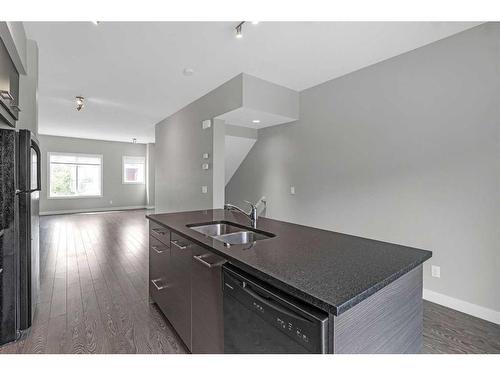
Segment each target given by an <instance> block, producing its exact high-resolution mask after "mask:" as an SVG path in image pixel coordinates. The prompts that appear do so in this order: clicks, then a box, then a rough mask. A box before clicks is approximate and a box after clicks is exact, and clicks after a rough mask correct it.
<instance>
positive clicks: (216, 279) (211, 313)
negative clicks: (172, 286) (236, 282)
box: [191, 246, 225, 354]
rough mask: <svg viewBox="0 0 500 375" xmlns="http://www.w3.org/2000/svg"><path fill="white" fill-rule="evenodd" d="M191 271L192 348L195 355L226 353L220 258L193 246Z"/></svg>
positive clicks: (221, 260) (221, 259)
mask: <svg viewBox="0 0 500 375" xmlns="http://www.w3.org/2000/svg"><path fill="white" fill-rule="evenodd" d="M192 256H193V257H192V260H191V261H192V269H191V308H192V313H191V317H192V322H191V324H192V349H191V351H192V352H193V353H196V354H201V353H213V354H217V353H224V327H223V322H224V319H223V311H222V265H223V264H224V263H225V260H224V258H221V257H219V256H217V255H215V254H213V253H211V252H210V251H207V250H205V249H203V248H202V247H200V246H193V249H192Z"/></svg>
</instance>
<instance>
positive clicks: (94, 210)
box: [39, 206, 154, 216]
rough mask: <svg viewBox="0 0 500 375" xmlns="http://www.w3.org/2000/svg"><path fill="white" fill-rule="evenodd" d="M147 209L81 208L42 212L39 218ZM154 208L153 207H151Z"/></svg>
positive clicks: (139, 207)
mask: <svg viewBox="0 0 500 375" xmlns="http://www.w3.org/2000/svg"><path fill="white" fill-rule="evenodd" d="M145 208H148V207H146V206H121V207H102V208H82V209H78V210H60V211H42V212H40V213H39V215H40V216H47V215H62V214H80V213H85V212H103V211H125V210H140V209H145ZM153 208H154V207H153Z"/></svg>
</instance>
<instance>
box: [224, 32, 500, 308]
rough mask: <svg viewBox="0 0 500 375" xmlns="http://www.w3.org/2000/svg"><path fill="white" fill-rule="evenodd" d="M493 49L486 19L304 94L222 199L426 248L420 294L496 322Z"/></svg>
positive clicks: (498, 152)
mask: <svg viewBox="0 0 500 375" xmlns="http://www.w3.org/2000/svg"><path fill="white" fill-rule="evenodd" d="M499 41H500V24H499V23H489V24H486V25H482V26H479V27H476V28H474V29H471V30H469V31H465V32H463V33H460V34H457V35H455V36H452V37H450V38H447V39H444V40H441V41H438V42H436V43H433V44H431V45H428V46H425V47H422V48H419V49H417V50H414V51H412V52H409V53H406V54H404V55H401V56H397V57H395V58H392V59H389V60H387V61H384V62H381V63H378V64H376V65H373V66H370V67H368V68H365V69H362V70H359V71H357V72H354V73H352V74H349V75H346V76H344V77H341V78H338V79H335V80H332V81H329V82H326V83H324V84H321V85H319V86H316V87H313V88H310V89H308V90H305V91H303V92H302V93H301V94H300V121H297V122H295V123H292V124H290V125H284V126H278V127H274V128H267V129H263V130H259V137H258V141H257V143H256V144H255V146H254V147H253V148H252V150H251V151H250V153H249V155H248V156H247V158H246V159H245V160H244V161H243V163H242V165H241V167H240V168H239V169H238V171H237V172H236V173H235V175H234V176H233V178H232V179H231V181H230V182H229V184H228V185H227V187H226V201H228V202H232V203H235V204H242V201H243V200H244V199H247V200H250V201H252V200H256V199H258V198H259V197H260V196H262V195H265V196H266V197H267V199H268V205H267V216H268V217H272V218H276V219H282V220H287V221H292V222H297V223H301V224H305V225H311V226H315V227H320V228H325V229H330V230H335V231H339V232H345V233H350V234H355V235H359V236H363V237H368V238H374V239H379V240H384V241H389V242H394V243H400V244H404V245H408V246H414V247H418V248H423V249H429V250H432V251H433V258H432V259H431V260H430V261H428V262H427V263H426V264H425V267H424V287H425V288H426V289H428V290H431V291H433V292H436V293H440V294H443V295H446V296H449V297H453V298H456V299H458V300H460V301H466V302H468V303H471V304H474V305H479V306H482V307H483V308H485V309H486V310H487V309H490V310H488V311H493V312H494V313H495V314H497V315H495V316H496V317H498V316H500V315H498V312H500V288H499V287H498V286H499V285H500V230H499V228H500V114H499V108H500V104H499V103H500V42H499ZM291 185H294V186H295V187H296V194H295V195H291V194H290V186H291ZM430 264H436V265H439V266H441V278H440V279H437V278H431V276H430V269H429V268H430ZM483 310H484V309H483ZM486 310H484V311H486Z"/></svg>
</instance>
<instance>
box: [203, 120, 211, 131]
mask: <svg viewBox="0 0 500 375" xmlns="http://www.w3.org/2000/svg"><path fill="white" fill-rule="evenodd" d="M211 126H212V120H205V121H203V122H202V123H201V128H202V129H203V130H205V129H208V128H210V127H211Z"/></svg>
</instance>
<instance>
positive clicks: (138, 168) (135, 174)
mask: <svg viewBox="0 0 500 375" xmlns="http://www.w3.org/2000/svg"><path fill="white" fill-rule="evenodd" d="M145 164H146V159H145V158H144V157H143V156H124V157H123V183H124V184H144V180H145V178H144V175H145V169H146V168H145Z"/></svg>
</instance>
